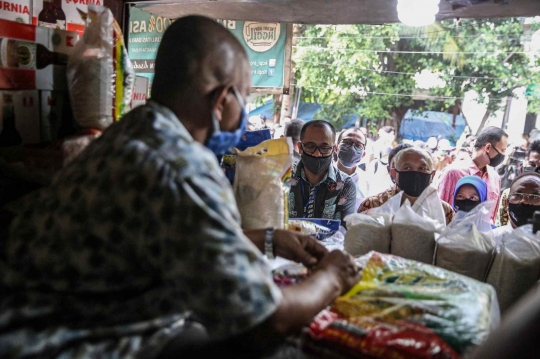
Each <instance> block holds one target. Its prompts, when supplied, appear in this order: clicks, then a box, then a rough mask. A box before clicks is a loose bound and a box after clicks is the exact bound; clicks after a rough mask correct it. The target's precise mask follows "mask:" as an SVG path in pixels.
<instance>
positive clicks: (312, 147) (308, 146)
mask: <svg viewBox="0 0 540 359" xmlns="http://www.w3.org/2000/svg"><path fill="white" fill-rule="evenodd" d="M301 145H302V149H303V150H304V151H305V152H306V153H307V154H308V155H311V154H313V153H315V151H317V150H319V152H320V154H321V155H323V156H328V155H329V154H331V153H332V149H333V147H332V146H328V145H322V146H317V145H316V144H314V143H313V142H308V143H302V144H301Z"/></svg>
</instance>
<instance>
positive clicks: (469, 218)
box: [434, 202, 497, 282]
mask: <svg viewBox="0 0 540 359" xmlns="http://www.w3.org/2000/svg"><path fill="white" fill-rule="evenodd" d="M493 205H494V202H483V203H481V204H479V205H478V206H476V207H475V208H474V209H473V210H472V211H470V212H468V213H466V212H458V213H457V215H456V217H454V219H453V220H452V222H451V223H450V224H449V225H448V227H447V228H446V229H445V230H444V231H443V233H442V234H441V236H440V237H439V239H438V240H437V248H436V254H435V263H434V264H435V265H436V266H437V267H441V268H444V269H448V270H450V271H452V272H456V273H459V274H463V275H465V276H467V277H470V278H474V279H476V280H479V281H482V282H485V281H486V278H487V275H488V272H489V268H490V267H491V264H492V263H493V260H494V258H495V255H496V253H497V249H496V243H495V240H494V238H493V231H492V229H491V224H490V218H491V213H492V208H493Z"/></svg>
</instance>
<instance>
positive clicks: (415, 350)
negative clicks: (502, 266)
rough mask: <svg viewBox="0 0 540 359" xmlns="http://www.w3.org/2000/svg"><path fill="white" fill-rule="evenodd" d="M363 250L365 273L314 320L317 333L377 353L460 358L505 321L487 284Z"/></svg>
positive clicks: (351, 347)
mask: <svg viewBox="0 0 540 359" xmlns="http://www.w3.org/2000/svg"><path fill="white" fill-rule="evenodd" d="M364 257H367V261H365V259H366V258H363V257H361V258H359V259H362V260H363V261H365V265H364V267H363V271H362V273H363V277H362V280H361V281H360V282H359V283H358V284H357V285H355V286H354V287H353V288H352V289H351V290H350V291H349V292H348V293H347V294H346V295H344V296H342V297H340V298H338V299H337V300H336V301H335V302H334V303H333V305H332V306H331V308H330V314H329V315H327V316H326V320H325V321H322V322H321V320H319V321H317V319H316V320H315V321H314V323H312V326H311V327H310V337H311V339H312V340H315V341H322V342H323V343H325V344H329V343H331V344H332V345H335V346H337V347H339V348H346V350H348V351H349V353H350V350H353V351H360V352H361V353H362V354H364V355H367V356H369V357H373V358H389V357H392V356H390V355H394V356H393V357H400V358H401V357H403V358H459V357H462V356H466V355H467V354H468V353H469V352H470V351H471V350H473V349H474V348H475V347H476V346H478V345H480V344H482V342H483V341H484V340H485V338H486V337H487V336H488V334H489V333H490V332H491V331H492V330H493V329H494V328H495V327H496V326H497V325H498V323H499V321H500V314H499V307H498V302H497V296H496V294H495V291H494V289H493V287H491V286H490V285H488V284H484V283H481V282H478V281H476V280H473V279H470V278H467V277H465V276H462V275H459V274H455V273H452V272H450V271H447V270H444V269H440V268H437V267H434V266H431V265H427V264H422V263H419V262H416V261H412V260H408V259H404V258H400V257H396V256H393V255H388V254H381V253H377V252H370V253H368V254H366V255H365V256H364ZM441 343H443V344H445V345H443V344H441ZM437 348H439V349H437ZM438 350H439V351H438ZM437 353H438V354H437ZM443 353H445V354H444V355H443ZM413 354H414V355H413ZM435 354H437V355H435ZM439 354H440V355H439ZM399 355H401V356H399Z"/></svg>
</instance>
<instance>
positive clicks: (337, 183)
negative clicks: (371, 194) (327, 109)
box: [289, 120, 356, 226]
mask: <svg viewBox="0 0 540 359" xmlns="http://www.w3.org/2000/svg"><path fill="white" fill-rule="evenodd" d="M335 141H336V130H335V129H334V126H332V125H331V124H330V123H329V122H327V121H322V120H313V121H309V122H306V123H305V124H304V126H303V127H302V131H301V132H300V155H301V160H300V162H298V163H297V164H296V166H293V173H292V176H291V191H290V193H289V217H290V218H326V219H337V220H340V221H341V223H342V225H343V226H344V225H345V222H344V221H343V220H344V218H345V217H346V216H347V215H348V214H351V213H354V206H355V203H356V187H355V184H354V181H353V180H352V179H351V178H350V177H349V176H347V175H346V174H345V173H343V172H341V171H340V170H338V169H337V168H336V167H335V166H334V165H333V164H332V157H333V154H334V153H335V151H336V150H337V148H336V147H337V146H336V145H335Z"/></svg>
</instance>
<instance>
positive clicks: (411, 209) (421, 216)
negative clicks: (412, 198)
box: [344, 187, 446, 264]
mask: <svg viewBox="0 0 540 359" xmlns="http://www.w3.org/2000/svg"><path fill="white" fill-rule="evenodd" d="M401 202H402V192H400V193H398V194H397V195H395V196H394V197H392V198H390V199H389V200H388V201H387V202H386V203H385V204H383V205H382V206H381V207H378V208H373V209H371V210H369V211H367V212H366V213H365V214H352V215H350V216H348V217H347V218H346V219H345V220H346V221H347V228H348V231H347V234H346V236H345V244H344V247H345V250H346V251H347V252H349V253H350V254H352V255H354V256H358V255H364V254H366V253H368V252H370V251H376V252H379V253H390V254H394V255H397V256H400V257H403V258H407V259H412V260H416V261H419V262H422V263H426V264H432V263H433V256H434V253H435V245H436V238H437V237H438V235H439V234H440V233H441V232H442V231H443V230H444V228H445V226H446V219H445V215H444V211H443V207H442V204H441V200H440V198H439V196H438V194H437V191H436V190H435V188H433V187H428V188H427V189H426V190H425V191H424V192H423V193H422V194H421V195H420V197H418V199H417V200H416V202H415V203H414V205H411V204H410V203H409V201H408V200H405V202H404V203H403V205H402V204H401Z"/></svg>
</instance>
